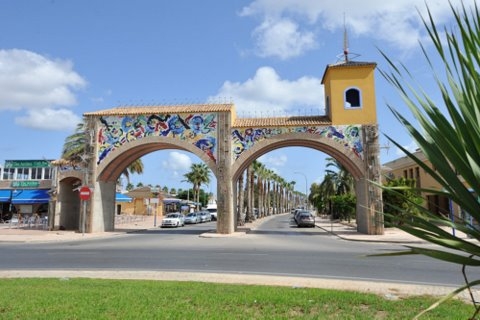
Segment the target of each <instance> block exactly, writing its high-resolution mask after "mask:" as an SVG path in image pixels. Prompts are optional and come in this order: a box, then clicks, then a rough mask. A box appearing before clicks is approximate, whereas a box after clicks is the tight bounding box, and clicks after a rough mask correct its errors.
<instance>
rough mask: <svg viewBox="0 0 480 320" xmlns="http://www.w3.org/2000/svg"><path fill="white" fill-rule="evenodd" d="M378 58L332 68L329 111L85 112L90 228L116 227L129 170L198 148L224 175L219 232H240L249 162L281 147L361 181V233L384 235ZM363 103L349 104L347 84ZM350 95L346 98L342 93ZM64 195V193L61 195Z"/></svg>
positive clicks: (204, 107)
mask: <svg viewBox="0 0 480 320" xmlns="http://www.w3.org/2000/svg"><path fill="white" fill-rule="evenodd" d="M374 68H375V64H372V63H360V64H358V63H353V64H352V63H350V62H347V63H344V64H342V65H332V66H328V67H327V69H326V71H325V75H324V80H323V81H326V83H325V88H326V108H327V113H326V115H325V116H312V117H309V116H305V117H278V118H268V119H259V118H254V119H252V118H250V119H246V118H237V115H236V112H235V106H234V105H233V104H201V105H174V106H138V107H119V108H113V109H108V110H102V111H95V112H89V113H86V114H84V121H85V123H86V127H87V139H86V140H87V146H86V155H85V159H86V165H85V168H83V171H82V172H83V173H84V179H82V181H83V182H84V184H87V185H88V186H90V187H91V189H92V190H93V194H92V198H91V200H90V201H89V205H88V209H87V232H102V231H111V230H113V229H114V213H115V183H116V181H117V179H118V177H119V176H120V174H121V172H122V171H123V170H124V169H125V167H126V166H127V165H128V164H129V163H131V162H132V161H134V160H135V159H138V158H140V157H141V156H143V155H146V154H148V153H150V152H153V151H156V150H162V149H167V148H168V149H172V148H173V149H181V150H186V151H189V152H192V153H194V154H195V155H197V156H198V157H199V158H200V159H202V160H203V161H204V162H205V163H206V164H207V166H208V167H209V168H210V169H211V170H212V172H213V174H214V175H215V177H216V179H217V208H218V221H217V233H222V234H230V233H233V232H234V229H235V225H234V206H235V201H234V199H235V198H234V187H233V186H234V183H235V182H236V180H237V179H238V177H239V175H240V174H241V173H242V172H243V170H245V168H246V167H247V166H248V164H249V163H251V162H252V161H253V160H254V159H256V158H258V157H259V156H260V155H262V154H264V153H266V152H268V151H270V150H273V149H277V148H281V147H288V146H302V147H308V148H313V149H316V150H319V151H322V152H325V153H327V154H329V155H331V156H332V157H334V158H335V159H337V160H338V161H339V162H340V163H341V164H342V165H344V166H345V167H346V168H347V169H348V170H349V172H351V173H352V175H353V176H354V177H355V180H356V194H357V225H358V231H359V232H362V233H366V234H383V215H382V203H381V200H382V199H381V191H379V189H378V188H375V187H373V185H371V184H370V183H369V181H374V182H377V183H379V182H380V163H379V154H378V151H379V148H378V126H377V124H376V112H375V99H374V86H373V69H374ZM350 87H355V88H356V90H357V91H359V93H361V97H362V99H363V100H360V101H359V103H358V105H355V106H351V105H348V106H347V104H345V101H344V100H345V99H346V98H348V97H346V96H345V94H344V92H345V88H350ZM341 97H343V98H341ZM60 198H61V197H60Z"/></svg>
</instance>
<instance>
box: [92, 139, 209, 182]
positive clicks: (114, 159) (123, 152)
mask: <svg viewBox="0 0 480 320" xmlns="http://www.w3.org/2000/svg"><path fill="white" fill-rule="evenodd" d="M165 149H177V150H183V151H189V152H191V153H193V154H194V155H196V156H197V157H199V158H200V159H201V160H202V161H203V162H204V163H205V164H206V165H207V166H208V167H209V169H210V170H212V172H213V174H214V175H215V176H216V173H217V168H216V165H215V162H213V160H212V159H210V158H209V157H208V156H206V155H205V153H204V152H202V151H201V150H200V149H198V148H197V147H195V146H193V145H192V144H191V143H188V142H186V141H181V140H176V139H173V138H169V137H158V136H151V137H145V138H142V139H138V140H135V141H131V142H130V143H128V144H124V145H122V146H121V147H119V148H118V149H116V150H115V151H114V152H112V154H111V155H110V156H109V157H108V158H106V159H105V161H103V162H102V163H100V164H99V165H98V167H97V177H98V180H99V181H103V182H112V181H113V182H116V181H117V179H118V177H120V175H121V174H122V172H123V171H124V170H125V168H126V167H127V166H128V165H129V164H130V163H132V162H133V161H135V160H136V159H138V158H141V157H142V156H144V155H146V154H149V153H151V152H154V151H159V150H165Z"/></svg>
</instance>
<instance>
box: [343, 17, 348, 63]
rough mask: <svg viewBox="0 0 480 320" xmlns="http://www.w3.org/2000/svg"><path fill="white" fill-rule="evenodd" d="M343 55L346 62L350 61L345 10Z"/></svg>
mask: <svg viewBox="0 0 480 320" xmlns="http://www.w3.org/2000/svg"><path fill="white" fill-rule="evenodd" d="M343 56H344V57H345V62H348V33H347V24H346V23H345V12H344V13H343Z"/></svg>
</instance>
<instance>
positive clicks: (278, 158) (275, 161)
mask: <svg viewBox="0 0 480 320" xmlns="http://www.w3.org/2000/svg"><path fill="white" fill-rule="evenodd" d="M258 161H260V162H261V163H263V164H264V165H265V166H267V167H270V166H276V167H283V166H285V164H286V163H287V161H288V157H287V156H286V155H284V154H280V155H275V156H271V155H268V154H264V155H263V156H261V157H260V158H258Z"/></svg>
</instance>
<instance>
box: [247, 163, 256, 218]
mask: <svg viewBox="0 0 480 320" xmlns="http://www.w3.org/2000/svg"><path fill="white" fill-rule="evenodd" d="M253 180H254V172H253V163H252V164H250V165H249V166H248V167H247V180H246V182H247V183H246V185H245V193H246V199H247V213H246V216H245V221H246V222H252V221H253V220H255V219H254V217H253Z"/></svg>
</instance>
